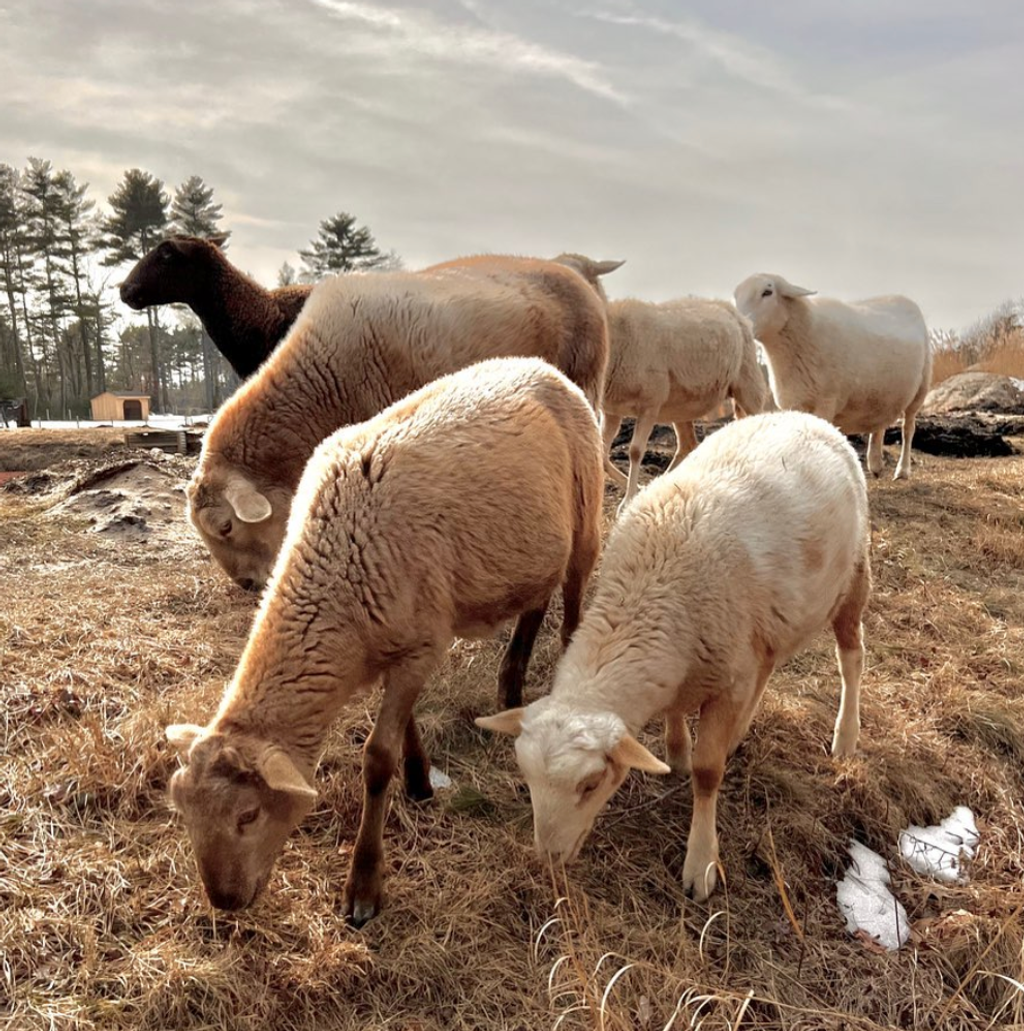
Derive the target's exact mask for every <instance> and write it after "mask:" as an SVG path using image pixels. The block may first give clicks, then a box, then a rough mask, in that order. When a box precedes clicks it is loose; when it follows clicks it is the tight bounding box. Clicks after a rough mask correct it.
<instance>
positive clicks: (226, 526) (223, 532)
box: [218, 519, 231, 537]
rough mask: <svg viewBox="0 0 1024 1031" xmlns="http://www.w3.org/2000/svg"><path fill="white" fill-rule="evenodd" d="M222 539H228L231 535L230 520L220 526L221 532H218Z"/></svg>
mask: <svg viewBox="0 0 1024 1031" xmlns="http://www.w3.org/2000/svg"><path fill="white" fill-rule="evenodd" d="M218 532H219V533H220V535H221V537H227V536H228V534H230V533H231V520H230V519H228V520H226V521H225V522H223V523H221V524H220V530H219V531H218Z"/></svg>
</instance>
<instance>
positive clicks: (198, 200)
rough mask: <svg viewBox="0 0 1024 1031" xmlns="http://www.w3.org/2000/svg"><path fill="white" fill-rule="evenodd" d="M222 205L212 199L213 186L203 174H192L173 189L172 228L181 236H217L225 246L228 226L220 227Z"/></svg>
mask: <svg viewBox="0 0 1024 1031" xmlns="http://www.w3.org/2000/svg"><path fill="white" fill-rule="evenodd" d="M222 217H223V216H222V214H221V205H220V204H214V203H213V188H212V187H210V186H207V185H206V183H205V182H203V178H202V176H199V175H192V176H189V178H188V179H186V180H185V181H184V182H183V183H182V184H181V186H179V187H178V188H177V189H176V190H175V191H174V199H173V201H172V202H171V228H172V229H173V231H174V232H176V233H181V234H182V235H183V236H200V237H202V238H203V239H206V240H209V239H216V240H217V243H218V245H219V246H220V247H222V248H223V247H226V246H227V241H228V237H230V236H231V232H230V230H228V231H225V230H223V229H220V228H219V226H218V224H217V223H218V222H220V220H221V218H222Z"/></svg>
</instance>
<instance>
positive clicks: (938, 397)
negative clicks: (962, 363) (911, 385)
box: [922, 372, 1024, 415]
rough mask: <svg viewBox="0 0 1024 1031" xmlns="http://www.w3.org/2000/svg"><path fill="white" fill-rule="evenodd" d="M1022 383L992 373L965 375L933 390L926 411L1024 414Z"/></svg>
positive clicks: (951, 379)
mask: <svg viewBox="0 0 1024 1031" xmlns="http://www.w3.org/2000/svg"><path fill="white" fill-rule="evenodd" d="M1022 385H1024V384H1022V381H1021V380H1015V379H1011V378H1010V377H1009V376H997V375H996V374H995V373H992V372H961V373H960V374H959V375H956V376H950V377H949V379H947V380H943V381H942V382H941V383H940V384H939V385H938V386H937V387H935V388H933V389H932V390H931V391H930V392H929V394H928V396H927V397H926V398H925V400H924V407H923V408H922V412H927V413H930V414H936V415H938V414H947V413H949V412H1002V413H1003V414H1005V415H1024V389H1022Z"/></svg>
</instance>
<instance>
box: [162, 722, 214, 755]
mask: <svg viewBox="0 0 1024 1031" xmlns="http://www.w3.org/2000/svg"><path fill="white" fill-rule="evenodd" d="M205 733H206V728H205V727H200V726H197V725H196V724H195V723H172V724H171V725H170V726H169V727H165V728H164V737H166V738H167V741H168V743H169V744H171V745H173V746H174V747H175V748H177V749H178V751H179V752H187V751H188V750H189V749H190V748H191V747H192V746H193V745H194V744H195V743H196V741H197V740H198V739H199V738H201V737H202V736H203V734H205Z"/></svg>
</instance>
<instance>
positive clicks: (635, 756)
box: [477, 412, 871, 900]
mask: <svg viewBox="0 0 1024 1031" xmlns="http://www.w3.org/2000/svg"><path fill="white" fill-rule="evenodd" d="M870 578H871V575H870V564H869V557H868V508H867V491H866V487H865V483H864V474H863V473H862V472H861V469H860V464H859V462H858V461H857V456H856V455H855V453H854V451H853V449H852V448H851V447H850V445H849V444H848V443H847V442H846V440H845V439H844V438H843V436H842V435H841V434H840V433H839V432H838V431H837V430H836V429H834V428H833V427H832V426H830V425H829V424H828V423H826V422H824V421H822V420H821V419H818V418H815V417H814V416H811V415H805V414H803V413H797V412H779V413H771V414H767V415H757V416H752V417H751V418H749V419H743V420H740V421H738V422H735V423H732V424H730V425H729V426H727V427H725V428H723V429H721V430H719V431H718V432H716V433H714V434H713V435H712V436H710V437H709V438H708V439H707V440H705V441H704V442H703V443H702V444H701V445H700V446H699V447H698V448H697V449H696V450H695V451H694V452H693V453H692V454H691V455H690V456H689V457H688V458H687V459H686V461H685V462H683V463H682V464H681V465H680V466H679V467H678V468H677V469H676V470H675V471H674V472H673V473H670V474H667V475H665V476H662V477H660V478H659V479H657V480H655V481H654V482H653V483H651V484H650V486H648V487H647V488H646V489H645V490H644V491H643V492H642V493H641V494H640V495H639V496H638V497H637V498H636V499H635V500H634V501H633V503H632V504H631V505H630V506H629V507H628V508H627V509H626V511H625V512H624V514H623V516H622V518H621V519H620V521H619V523H618V524H617V525H616V527H615V529H614V530H613V532H612V536H611V538H610V540H609V542H608V544H607V547H606V549H605V556H604V559H603V562H602V567H601V576H600V580H599V582H598V587H597V592H596V595H595V597H594V600H593V602H592V603H591V605H590V606H589V607H588V609H587V612H586V614H585V616H584V618H583V621H582V622H581V624H580V626H579V629H578V630H577V631H576V634H575V636H574V637H573V640H572V643H571V644H570V646H569V648H568V650H567V651H566V653H565V655H564V656H563V657H562V659H561V661H560V662H559V664H558V666H557V668H556V671H555V678H554V686H553V688H552V690H551V694H550V695H549V696H547V697H544V698H541V699H539V700H538V701H535V702H533V703H532V704H531V705H529V706H527V707H526V708H525V709H522V708H516V709H510V710H508V711H507V712H503V713H499V714H498V715H496V716H492V717H488V718H480V719H478V720H477V723H478V724H479V725H480V726H481V727H484V728H486V729H488V730H493V731H499V732H504V733H511V734H516V735H518V736H517V740H516V756H517V758H518V760H519V765H520V768H521V770H522V772H523V774H524V776H525V778H526V781H527V783H528V784H529V787H530V795H531V797H532V800H533V811H534V831H535V839H536V844H537V849H538V851H539V853H540V854H541V856H542V857H544V858H549V859H564V860H570V859H572V858H574V857H575V856H576V854H577V853H578V852H579V850H580V847H581V845H582V844H583V841H584V839H585V838H586V837H587V834H588V833H589V831H590V829H591V827H592V825H593V823H594V820H595V818H596V817H597V815H598V813H599V812H600V810H601V809H602V808H603V807H604V805H605V803H606V802H607V801H608V799H609V798H610V797H611V795H612V794H613V793H614V792H615V790H616V789H617V788H618V787H619V785H620V784H622V782H623V780H624V779H625V778H626V775H627V774H628V772H629V770H630V769H631V768H632V769H640V770H646V771H648V772H652V773H668V772H669V770H670V768H671V769H674V770H676V771H677V772H680V773H681V772H683V771H686V770H690V771H691V773H692V780H693V791H694V808H693V821H692V824H691V827H690V835H689V840H688V843H687V851H686V859H685V862H684V865H683V884H684V887H685V889H686V890H687V891H692V893H693V895H694V897H695V898H696V899H698V900H704V899H705V898H706V897H707V896H708V894H709V893H710V892H711V891H712V890H713V889H714V887H715V883H716V865H717V863H718V855H719V853H718V834H717V830H716V817H715V810H716V802H717V797H718V790H719V785H720V784H721V782H722V777H723V773H724V770H725V763H726V759H727V757H728V756H729V754H730V753H731V752H732V751H733V750H734V749H735V748H736V746H737V745H738V744H739V742H740V741H741V740H742V738H743V736H744V734H745V733H746V730H747V728H748V726H749V724H750V721H751V718H752V717H753V715H754V712H755V710H756V708H757V705H758V702H759V701H760V699H761V695H762V693H763V691H764V689H765V685H766V683H767V681H768V678H769V676H770V675H771V673H772V671H773V670H774V669H775V667H776V666H778V665H780V664H781V663H783V662H785V661H786V660H787V659H789V658H790V657H791V656H792V655H794V654H795V653H796V652H798V651H799V650H800V649H802V648H804V647H805V646H806V645H807V644H808V643H809V641H810V640H811V639H812V638H813V637H814V635H815V634H817V633H818V631H819V630H821V629H822V628H823V627H825V626H827V625H830V624H831V627H832V630H833V632H834V634H835V637H836V644H837V657H838V660H839V667H840V670H841V674H842V695H841V700H840V704H839V715H838V718H837V720H836V724H835V732H834V736H833V739H832V751H833V754H835V755H838V756H848V755H852V754H853V752H854V750H855V749H856V745H857V737H858V733H859V728H860V717H859V687H860V677H861V672H862V669H863V664H864V647H863V641H862V633H861V614H862V612H863V610H864V607H865V604H866V602H867V599H868V595H869V592H870ZM697 711H699V713H700V724H699V732H698V735H697V743H696V746H695V747H694V748H693V754H692V760H691V754H690V753H691V745H690V734H689V730H688V728H687V725H686V717H687V715H688V714H690V713H693V712H697ZM659 713H661V714H664V716H665V720H666V730H665V737H666V747H667V754H668V760H669V765H666V764H665V763H663V762H661V761H660V760H659V759H657V758H655V756H654V755H652V754H651V753H650V752H649V751H648V750H647V749H646V748H644V747H643V745H641V744H640V743H639V742H638V741H637V740H636V734H637V733H638V732H639V731H640V729H641V728H642V727H643V726H644V725H645V724H646V723H647V722H648V721H649V720H650V719H652V718H653V717H654V716H656V715H658V714H659Z"/></svg>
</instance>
